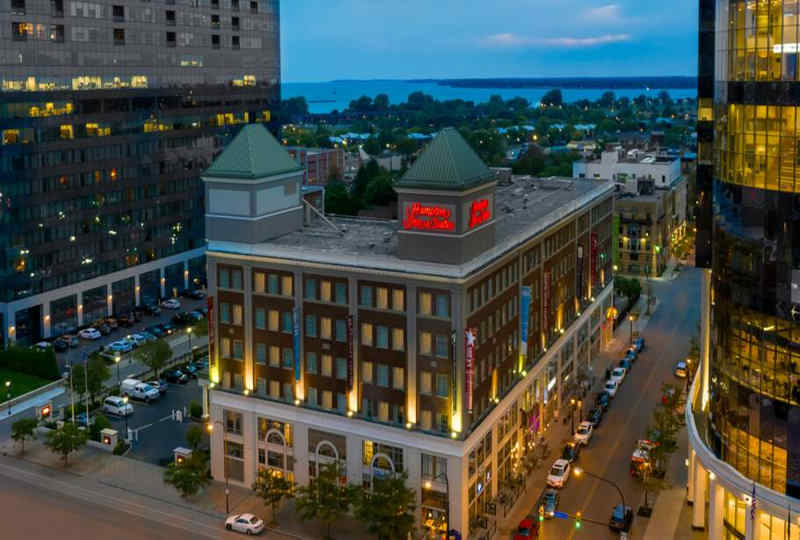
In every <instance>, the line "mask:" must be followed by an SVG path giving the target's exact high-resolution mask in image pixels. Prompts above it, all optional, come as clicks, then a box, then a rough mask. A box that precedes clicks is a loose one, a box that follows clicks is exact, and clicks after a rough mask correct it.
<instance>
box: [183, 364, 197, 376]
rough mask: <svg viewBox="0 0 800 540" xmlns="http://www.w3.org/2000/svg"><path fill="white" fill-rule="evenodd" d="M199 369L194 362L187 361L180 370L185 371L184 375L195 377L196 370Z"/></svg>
mask: <svg viewBox="0 0 800 540" xmlns="http://www.w3.org/2000/svg"><path fill="white" fill-rule="evenodd" d="M199 369H200V368H199V367H198V366H197V365H196V364H194V363H192V362H189V363H188V364H186V365H185V366H183V368H181V371H183V372H184V373H186V375H187V376H188V377H190V378H192V379H196V378H197V372H198V371H199Z"/></svg>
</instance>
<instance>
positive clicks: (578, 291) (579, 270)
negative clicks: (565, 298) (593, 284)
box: [575, 246, 583, 301]
mask: <svg viewBox="0 0 800 540" xmlns="http://www.w3.org/2000/svg"><path fill="white" fill-rule="evenodd" d="M575 274H576V275H577V277H578V282H577V283H576V285H575V296H577V297H578V301H581V300H583V246H578V262H577V265H576V268H575Z"/></svg>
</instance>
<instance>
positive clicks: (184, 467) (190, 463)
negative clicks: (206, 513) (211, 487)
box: [164, 452, 210, 497]
mask: <svg viewBox="0 0 800 540" xmlns="http://www.w3.org/2000/svg"><path fill="white" fill-rule="evenodd" d="M209 482H210V479H209V477H208V459H207V457H206V455H205V454H204V453H202V452H192V455H191V456H189V457H188V458H187V459H184V460H183V462H182V463H180V464H177V463H175V462H174V461H173V462H172V463H170V464H169V465H168V466H167V470H165V471H164V483H165V484H167V485H170V486H172V487H174V488H175V489H177V490H178V492H180V494H181V496H182V497H191V496H192V495H196V494H197V493H199V492H200V490H201V489H203V488H204V487H205V486H207V485H208V483H209Z"/></svg>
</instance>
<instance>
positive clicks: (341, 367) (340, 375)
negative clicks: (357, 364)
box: [336, 358, 347, 381]
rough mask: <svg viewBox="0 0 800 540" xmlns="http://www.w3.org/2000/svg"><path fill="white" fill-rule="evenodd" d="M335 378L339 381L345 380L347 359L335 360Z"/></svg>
mask: <svg viewBox="0 0 800 540" xmlns="http://www.w3.org/2000/svg"><path fill="white" fill-rule="evenodd" d="M336 378H337V379H339V380H340V381H346V380H347V358H337V359H336Z"/></svg>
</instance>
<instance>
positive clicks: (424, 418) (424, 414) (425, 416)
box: [420, 409, 432, 430]
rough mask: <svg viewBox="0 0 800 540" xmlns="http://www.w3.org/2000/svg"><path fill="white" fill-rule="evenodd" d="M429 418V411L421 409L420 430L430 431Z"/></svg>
mask: <svg viewBox="0 0 800 540" xmlns="http://www.w3.org/2000/svg"><path fill="white" fill-rule="evenodd" d="M431 416H432V415H431V411H428V410H425V409H422V411H421V412H420V424H422V429H426V430H430V429H431Z"/></svg>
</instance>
